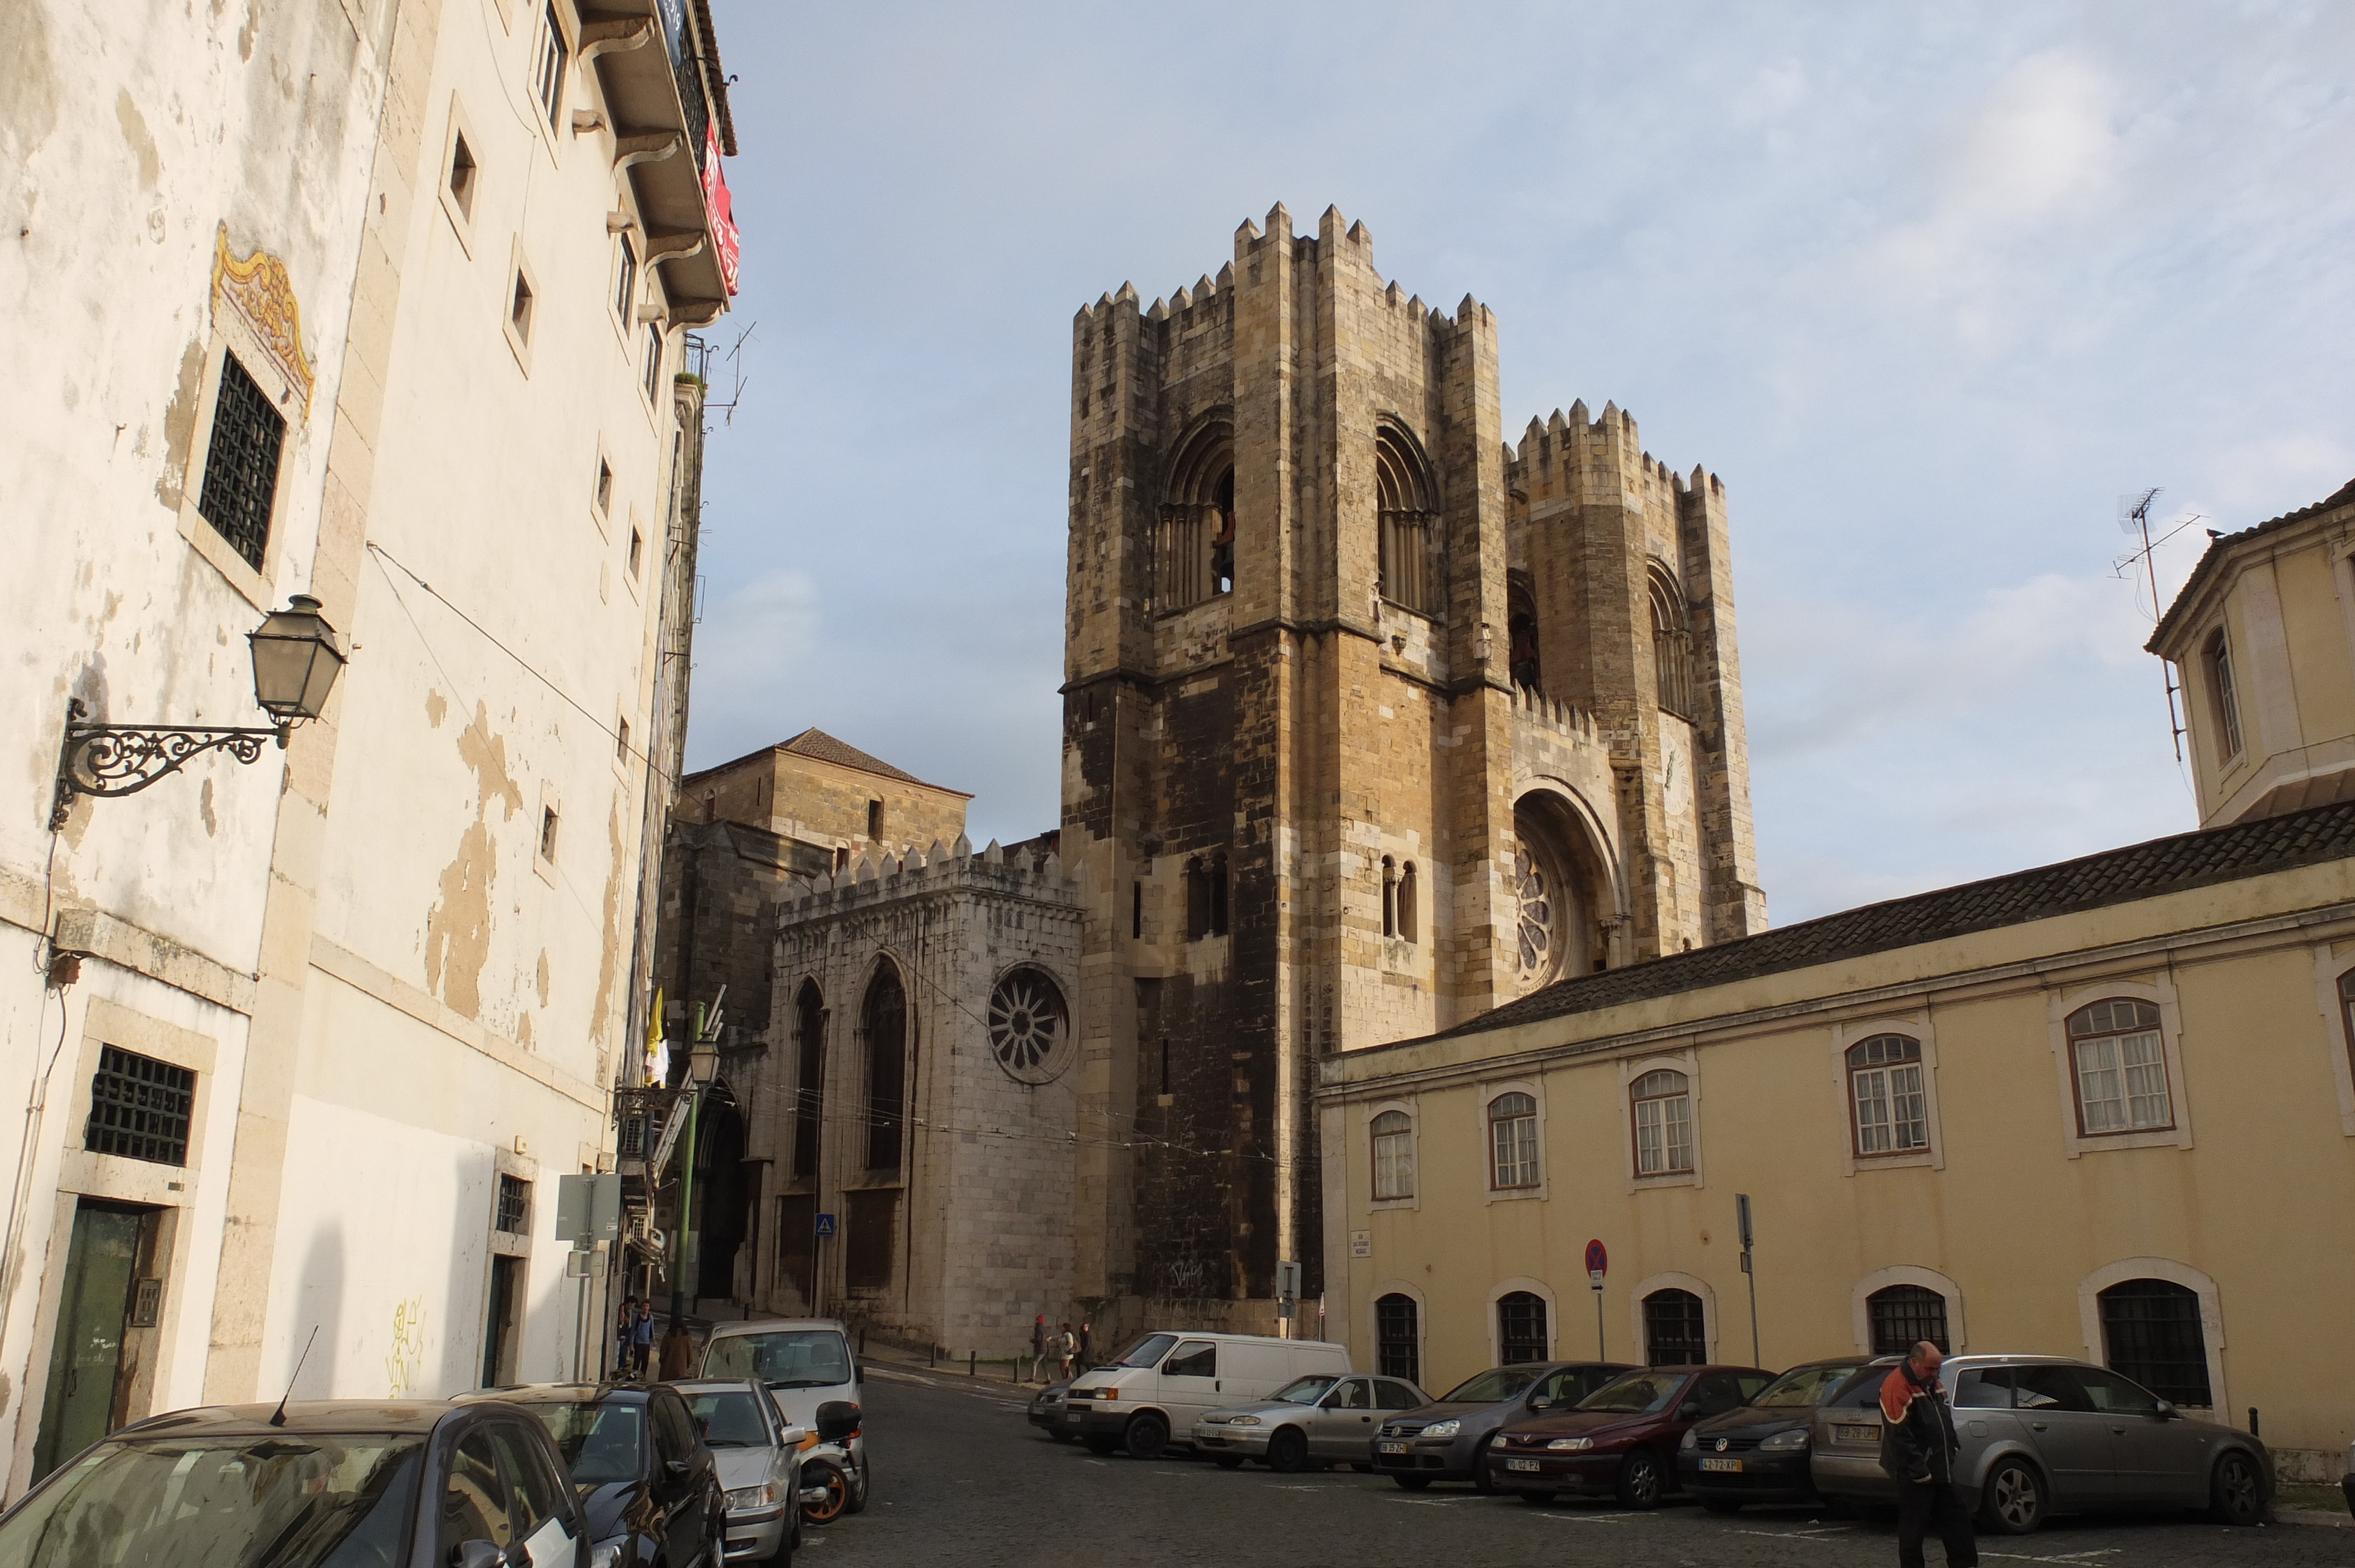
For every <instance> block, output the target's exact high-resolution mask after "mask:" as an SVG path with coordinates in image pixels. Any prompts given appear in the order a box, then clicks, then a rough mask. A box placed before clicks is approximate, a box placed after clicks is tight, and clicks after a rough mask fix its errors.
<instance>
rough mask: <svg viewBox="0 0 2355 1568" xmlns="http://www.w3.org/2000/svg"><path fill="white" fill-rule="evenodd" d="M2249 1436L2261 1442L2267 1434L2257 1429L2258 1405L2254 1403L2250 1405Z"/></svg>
mask: <svg viewBox="0 0 2355 1568" xmlns="http://www.w3.org/2000/svg"><path fill="white" fill-rule="evenodd" d="M2249 1436H2252V1437H2254V1438H2255V1439H2256V1440H2257V1441H2258V1442H2260V1443H2262V1442H2264V1440H2265V1435H2264V1433H2263V1432H2260V1431H2258V1430H2257V1407H2256V1406H2255V1405H2254V1404H2253V1405H2251V1406H2249Z"/></svg>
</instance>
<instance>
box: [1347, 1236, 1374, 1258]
mask: <svg viewBox="0 0 2355 1568" xmlns="http://www.w3.org/2000/svg"><path fill="white" fill-rule="evenodd" d="M1349 1255H1350V1256H1351V1257H1371V1256H1373V1255H1374V1233H1373V1232H1371V1231H1351V1232H1350V1233H1349Z"/></svg>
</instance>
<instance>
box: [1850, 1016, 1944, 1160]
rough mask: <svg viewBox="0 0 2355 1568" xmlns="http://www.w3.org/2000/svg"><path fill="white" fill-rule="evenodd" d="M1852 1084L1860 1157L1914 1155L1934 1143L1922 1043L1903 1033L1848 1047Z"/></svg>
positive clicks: (1857, 1144)
mask: <svg viewBox="0 0 2355 1568" xmlns="http://www.w3.org/2000/svg"><path fill="white" fill-rule="evenodd" d="M1848 1082H1849V1106H1850V1107H1851V1108H1852V1109H1853V1110H1854V1112H1855V1113H1856V1122H1855V1131H1856V1151H1857V1153H1858V1155H1859V1156H1860V1157H1869V1156H1871V1155H1876V1154H1911V1153H1913V1152H1914V1151H1915V1150H1923V1149H1927V1148H1929V1147H1930V1118H1929V1113H1928V1111H1927V1109H1926V1108H1925V1107H1926V1106H1927V1103H1928V1102H1927V1100H1926V1099H1925V1098H1924V1097H1923V1092H1922V1043H1921V1042H1920V1041H1918V1040H1914V1039H1912V1038H1909V1037H1908V1036H1906V1035H1903V1034H1876V1035H1874V1036H1872V1038H1870V1040H1859V1041H1858V1042H1857V1043H1856V1044H1853V1045H1851V1046H1849V1048H1848Z"/></svg>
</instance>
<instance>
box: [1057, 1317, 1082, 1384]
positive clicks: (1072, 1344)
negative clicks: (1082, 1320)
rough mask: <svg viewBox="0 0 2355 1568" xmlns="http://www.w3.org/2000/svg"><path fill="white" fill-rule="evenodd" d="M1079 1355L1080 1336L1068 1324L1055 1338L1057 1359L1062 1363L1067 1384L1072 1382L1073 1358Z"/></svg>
mask: <svg viewBox="0 0 2355 1568" xmlns="http://www.w3.org/2000/svg"><path fill="white" fill-rule="evenodd" d="M1079 1353H1080V1340H1079V1336H1078V1335H1076V1334H1074V1333H1072V1332H1071V1325H1070V1324H1069V1323H1066V1324H1064V1325H1063V1331H1062V1332H1061V1333H1060V1334H1058V1335H1056V1336H1055V1359H1056V1361H1059V1362H1060V1363H1061V1366H1062V1371H1063V1381H1064V1382H1065V1383H1069V1382H1071V1358H1072V1357H1074V1356H1076V1355H1078V1354H1079Z"/></svg>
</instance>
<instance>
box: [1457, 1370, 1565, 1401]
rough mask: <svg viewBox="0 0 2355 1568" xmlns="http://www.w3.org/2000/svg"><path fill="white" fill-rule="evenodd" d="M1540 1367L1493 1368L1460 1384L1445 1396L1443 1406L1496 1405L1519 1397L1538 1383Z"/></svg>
mask: <svg viewBox="0 0 2355 1568" xmlns="http://www.w3.org/2000/svg"><path fill="white" fill-rule="evenodd" d="M1540 1370H1541V1369H1540V1368H1538V1367H1491V1368H1490V1369H1489V1370H1488V1371H1487V1372H1482V1373H1481V1374H1480V1375H1479V1376H1477V1377H1476V1378H1474V1379H1472V1380H1471V1381H1470V1382H1469V1383H1457V1384H1456V1385H1455V1387H1454V1388H1452V1389H1450V1390H1449V1391H1448V1392H1447V1393H1446V1394H1445V1395H1444V1396H1443V1397H1442V1398H1441V1399H1440V1401H1439V1403H1440V1404H1497V1403H1499V1402H1500V1401H1503V1400H1508V1399H1511V1398H1513V1397H1515V1396H1516V1395H1518V1393H1520V1392H1521V1390H1523V1389H1525V1388H1527V1387H1529V1384H1531V1383H1535V1382H1537V1380H1538V1373H1539V1372H1540Z"/></svg>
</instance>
